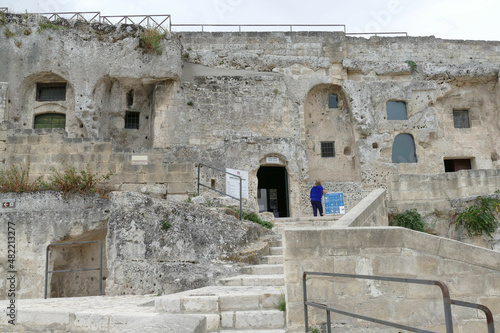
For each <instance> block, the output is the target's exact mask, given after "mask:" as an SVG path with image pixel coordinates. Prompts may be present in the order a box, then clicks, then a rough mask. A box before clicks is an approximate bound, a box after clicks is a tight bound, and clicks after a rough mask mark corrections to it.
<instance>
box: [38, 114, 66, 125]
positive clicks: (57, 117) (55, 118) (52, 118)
mask: <svg viewBox="0 0 500 333" xmlns="http://www.w3.org/2000/svg"><path fill="white" fill-rule="evenodd" d="M65 127H66V115H64V114H60V113H46V114H39V115H38V116H35V128H65Z"/></svg>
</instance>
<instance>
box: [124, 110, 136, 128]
mask: <svg viewBox="0 0 500 333" xmlns="http://www.w3.org/2000/svg"><path fill="white" fill-rule="evenodd" d="M125 128H130V129H139V112H130V111H127V112H126V113H125Z"/></svg>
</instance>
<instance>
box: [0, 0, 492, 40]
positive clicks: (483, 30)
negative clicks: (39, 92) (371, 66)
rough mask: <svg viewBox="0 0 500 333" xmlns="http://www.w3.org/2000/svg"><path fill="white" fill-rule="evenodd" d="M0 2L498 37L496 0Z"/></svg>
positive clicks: (180, 19)
mask: <svg viewBox="0 0 500 333" xmlns="http://www.w3.org/2000/svg"><path fill="white" fill-rule="evenodd" d="M0 7H8V8H9V11H11V12H25V11H28V12H67V11H98V12H101V15H133V14H170V15H172V23H174V24H175V23H177V24H179V23H204V24H234V23H238V24H345V25H346V28H347V32H374V31H377V32H380V31H386V32H391V31H404V32H407V33H408V34H409V35H410V36H430V35H434V36H436V37H438V38H447V39H479V40H497V41H500V0H370V1H368V0H343V1H338V0H161V1H158V0H0ZM311 30H312V29H311Z"/></svg>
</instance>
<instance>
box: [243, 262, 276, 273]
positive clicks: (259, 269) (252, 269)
mask: <svg viewBox="0 0 500 333" xmlns="http://www.w3.org/2000/svg"><path fill="white" fill-rule="evenodd" d="M243 273H244V274H255V275H266V274H268V275H269V274H283V273H284V271H283V264H272V265H271V264H263V265H253V266H245V267H243Z"/></svg>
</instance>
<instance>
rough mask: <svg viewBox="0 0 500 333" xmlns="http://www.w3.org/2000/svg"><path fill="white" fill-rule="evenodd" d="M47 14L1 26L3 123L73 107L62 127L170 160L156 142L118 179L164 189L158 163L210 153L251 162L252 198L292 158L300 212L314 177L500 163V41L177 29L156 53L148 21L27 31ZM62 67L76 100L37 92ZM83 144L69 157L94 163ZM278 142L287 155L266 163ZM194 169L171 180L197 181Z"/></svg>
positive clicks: (207, 157)
mask: <svg viewBox="0 0 500 333" xmlns="http://www.w3.org/2000/svg"><path fill="white" fill-rule="evenodd" d="M38 20H40V17H38V16H34V15H27V16H23V15H11V14H9V15H7V23H6V25H5V27H2V28H1V29H7V28H8V29H10V30H11V31H13V32H14V33H15V34H16V37H15V38H11V39H7V38H4V39H0V46H1V47H0V57H1V58H2V59H3V60H4V61H3V62H2V66H0V81H1V82H5V84H3V85H2V86H1V88H0V105H1V108H2V109H3V110H4V111H3V112H0V113H3V114H4V115H5V116H4V120H5V124H4V125H2V126H3V127H2V130H4V129H7V128H10V129H13V130H15V131H21V132H12V135H13V136H19V137H20V139H19V140H21V141H23V140H24V139H23V134H22V130H32V128H33V124H34V117H35V116H37V115H40V114H44V113H51V112H56V113H59V114H65V115H66V121H67V122H66V128H65V133H66V135H67V138H71V139H73V138H74V139H76V138H78V139H84V140H85V139H89V138H93V139H98V140H104V141H105V142H109V143H111V145H112V149H113V150H118V151H119V150H120V149H125V150H127V149H130V150H131V152H132V153H140V154H141V155H148V156H151V155H150V154H153V155H155V156H160V155H161V154H164V157H163V159H162V160H161V163H160V161H159V158H158V159H156V160H155V159H154V158H152V157H151V160H155V166H154V167H151V166H149V165H148V168H154V170H152V171H150V170H143V169H148V168H143V169H141V170H139V171H140V172H142V171H144V172H146V173H149V172H153V173H155V175H154V176H151V177H149V179H148V176H147V175H144V174H139V175H138V176H134V175H131V174H130V173H128V171H131V170H132V169H131V168H126V167H124V168H123V169H124V172H125V173H124V176H123V177H120V178H119V179H120V181H121V182H122V184H123V188H127V189H134V190H137V188H141V186H137V185H134V186H133V188H132V187H130V186H129V185H128V184H127V183H126V181H125V178H126V179H135V180H136V181H135V184H143V185H144V186H146V185H147V186H149V187H151V188H152V189H153V190H151V191H152V192H154V189H157V187H159V189H157V190H158V191H159V192H162V193H163V191H164V190H165V186H166V187H170V185H168V181H166V180H165V179H164V178H162V176H159V170H164V168H160V167H159V166H158V165H159V164H160V165H163V164H162V163H163V162H164V161H165V160H167V161H168V163H177V162H179V163H191V164H192V165H194V164H195V163H199V162H201V163H206V164H208V165H213V166H216V167H219V168H222V169H225V168H233V169H239V170H245V171H248V172H249V197H250V200H252V201H253V202H254V205H255V206H256V205H257V200H256V198H257V187H258V179H257V173H258V170H259V168H260V167H262V166H276V167H284V168H286V171H287V175H288V184H289V186H288V199H289V203H290V214H291V215H292V216H302V215H305V214H306V213H309V204H308V203H307V200H304V198H305V197H306V196H307V194H305V193H307V191H304V188H305V187H308V186H309V185H310V184H311V183H313V182H314V181H315V180H316V179H321V180H323V181H324V182H325V183H328V184H331V187H333V186H334V185H335V184H342V185H341V186H340V187H344V188H345V187H350V185H349V184H354V183H356V184H357V186H355V187H356V188H358V189H361V190H362V191H369V190H372V189H375V188H387V187H388V186H389V183H390V182H391V179H392V178H393V177H396V178H397V177H399V175H404V174H418V175H428V174H430V175H437V174H442V173H443V172H444V171H445V166H444V163H445V161H446V160H450V159H451V160H462V159H467V160H470V162H471V167H472V169H497V168H499V167H500V158H499V156H500V153H499V152H500V147H499V146H498V142H500V136H499V134H500V119H499V117H498V112H497V110H498V108H499V105H500V90H499V88H498V87H499V85H498V80H499V71H500V65H499V59H500V56H499V55H498V49H500V43H499V42H492V41H449V40H441V39H436V38H433V37H371V38H370V39H365V38H355V37H347V36H345V34H344V33H342V32H241V33H236V32H221V33H209V32H179V33H172V34H169V35H168V36H167V37H165V38H164V39H163V40H162V42H161V50H162V52H161V54H156V53H153V54H148V53H145V52H144V50H143V49H141V47H140V35H141V31H140V29H138V28H137V27H133V26H128V25H122V26H120V27H112V26H106V25H99V24H98V25H85V24H82V23H76V22H62V24H63V25H64V26H65V27H66V28H67V29H61V30H52V29H45V30H43V31H40V33H31V34H27V35H25V34H24V33H23V32H24V31H25V30H29V29H31V31H36V30H37V28H38V27H39V22H38ZM14 39H18V40H19V41H20V42H22V45H21V47H17V46H16V45H15V43H14V41H13V40H14ZM117 57H119V58H120V59H121V61H119V62H116V61H115V59H116V58H117ZM51 82H52V83H53V82H59V83H65V84H66V86H67V91H66V93H67V98H66V100H64V101H53V102H44V101H38V100H37V98H36V87H37V84H38V83H51ZM4 90H7V91H4ZM330 94H336V95H337V97H338V102H339V103H338V105H337V107H335V108H330V107H329V105H328V103H327V100H328V96H329V95H330ZM2 96H8V98H5V97H2ZM2 101H3V103H2ZM388 101H399V102H404V103H405V105H406V109H407V119H406V120H388V119H387V109H386V104H387V102H388ZM6 110H7V111H6ZM456 110H466V111H467V112H468V116H469V120H470V127H469V128H455V126H454V121H453V112H454V111H456ZM127 112H136V113H138V118H137V119H138V120H139V123H140V124H139V128H138V129H134V128H125V127H126V126H125V119H126V117H127V116H126V115H127ZM2 134H3V133H2ZM399 134H405V135H409V136H410V137H411V138H412V140H413V141H414V145H415V151H413V150H412V151H408V152H405V153H408V155H416V163H393V161H392V154H393V153H392V149H393V146H394V141H395V139H396V137H397V136H398V135H399ZM3 137H5V135H4V134H3ZM1 139H2V136H0V141H2V140H1ZM32 140H35V139H32ZM322 142H334V147H335V156H334V157H329V158H324V157H322V156H321V143H322ZM68 143H69V142H68ZM0 144H1V142H0ZM10 144H11V143H10V142H9V143H7V145H10ZM12 144H14V145H15V142H12ZM73 144H75V147H78V145H77V142H71V145H73ZM40 148H43V147H41V146H40ZM16 149H17V147H15V146H13V147H12V149H11V150H9V152H8V153H9V154H10V153H12V152H13V151H14V150H16ZM23 149H24V150H19V153H18V154H19V156H18V157H21V155H24V156H23V158H24V160H27V159H28V158H29V157H30V155H31V154H33V151H30V150H27V149H25V147H23ZM127 152H128V151H127ZM78 154H79V155H80V156H82V154H81V153H78ZM78 154H75V155H78ZM157 154H158V155H157ZM85 157H86V156H85V155H83V156H82V157H77V156H73V157H72V158H74V159H81V160H82V161H85V162H87V163H88V162H90V163H94V161H86V160H85ZM267 157H279V159H280V162H279V163H278V164H276V165H274V164H272V163H271V164H268V163H267ZM34 159H36V158H34ZM4 163H6V166H8V163H11V161H7V160H6V161H4ZM134 168H135V167H134ZM133 170H135V169H133ZM158 177H159V178H160V180H159V181H158V182H157V181H156V180H154V178H158ZM217 177H219V178H216V186H220V189H223V184H224V180H223V179H222V176H217ZM116 179H118V177H117V178H116ZM186 180H187V179H182V181H179V182H178V183H182V184H172V185H171V187H173V188H175V189H174V190H171V189H167V190H168V193H184V194H185V193H188V192H190V191H192V184H188V183H187V182H186ZM165 184H167V185H165ZM144 186H142V187H144ZM179 187H182V190H179V189H178V188H179ZM355 192H357V191H355Z"/></svg>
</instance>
